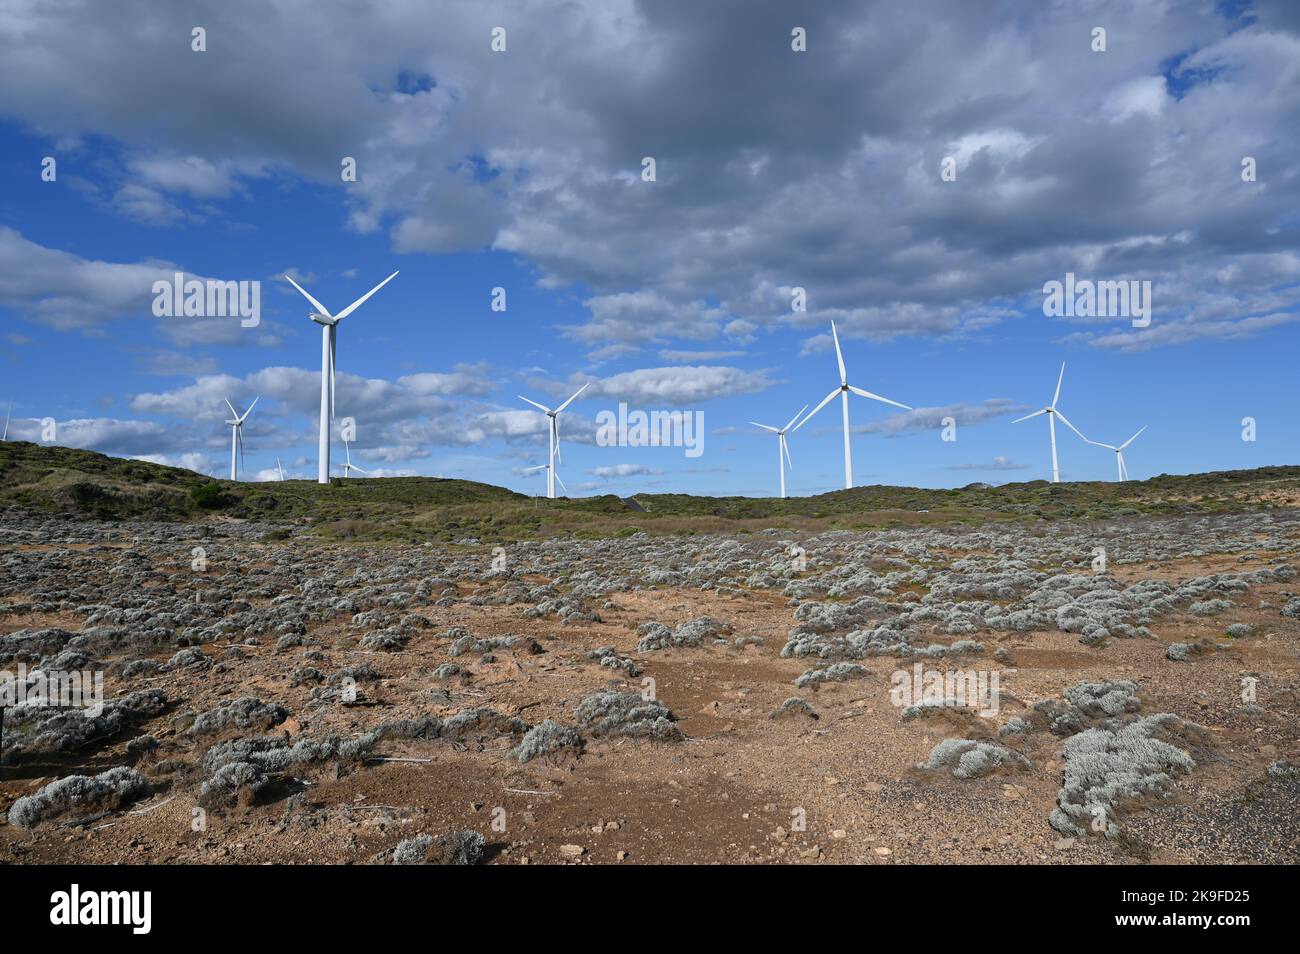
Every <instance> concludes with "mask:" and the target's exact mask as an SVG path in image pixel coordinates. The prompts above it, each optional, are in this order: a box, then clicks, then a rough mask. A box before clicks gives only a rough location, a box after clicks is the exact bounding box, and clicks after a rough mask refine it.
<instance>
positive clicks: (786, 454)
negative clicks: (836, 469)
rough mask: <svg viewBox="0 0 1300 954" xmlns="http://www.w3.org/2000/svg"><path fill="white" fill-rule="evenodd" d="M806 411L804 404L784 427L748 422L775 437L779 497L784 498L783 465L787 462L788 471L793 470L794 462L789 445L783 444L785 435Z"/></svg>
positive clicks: (806, 407) (806, 406)
mask: <svg viewBox="0 0 1300 954" xmlns="http://www.w3.org/2000/svg"><path fill="white" fill-rule="evenodd" d="M806 410H808V405H807V404H805V405H804V406H803V407H801V408H800V409H799V413H798V414H796V415H795V416H794V417H792V418H790V423H789V424H787V425H786V426H785V427H780V428H777V427H773V426H772V425H771V424H760V423H758V421H750V422H749V423H751V424H753V425H754V426H755V427H761V428H762V429H763V430H765V431H771V432H772V433H773V434H775V435H776V467H777V470H779V471H780V472H781V496H782V497H784V496H785V465H786V462H787V461H789V463H790V469H791V470H794V461H792V460H790V445H789V444H787V443H786V442H785V433H786V431H788V430H790V426H791V425H792V424H794V422H795V421H796V420H797V419H798V418H799V414H802V413H803V412H804V411H806Z"/></svg>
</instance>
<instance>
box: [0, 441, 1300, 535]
mask: <svg viewBox="0 0 1300 954" xmlns="http://www.w3.org/2000/svg"><path fill="white" fill-rule="evenodd" d="M1297 500H1300V467H1262V468H1258V469H1255V470H1237V471H1220V472H1215V473H1208V474H1192V475H1186V476H1169V475H1162V476H1160V477H1155V478H1152V479H1151V480H1146V481H1129V482H1126V483H1122V484H1120V483H1114V482H1101V481H1086V482H1078V483H1063V484H1050V483H1047V482H1046V481H1041V480H1036V481H1029V482H1026V483H1016V484H1004V485H1002V486H1000V487H989V486H985V485H971V486H968V487H964V488H955V489H939V490H934V489H924V488H916V487H890V486H866V487H855V488H853V489H852V490H837V491H834V492H831V493H826V494H819V495H817V496H813V497H792V498H787V499H785V500H782V499H780V498H776V497H697V496H691V495H686V494H638V495H636V496H635V497H634V498H627V499H626V500H624V499H621V498H619V497H617V496H615V495H613V494H605V495H601V496H595V497H583V498H576V499H569V498H560V499H557V500H546V499H541V498H537V497H529V496H525V495H523V494H518V493H515V492H514V491H511V490H507V489H505V488H503V487H496V486H493V485H491V484H484V483H479V482H476V481H470V480H452V479H441V478H436V477H388V478H382V479H350V480H346V481H344V480H341V479H336V480H335V481H334V482H333V483H331V484H328V485H321V484H317V483H316V482H314V481H305V480H287V481H283V482H270V483H249V482H232V481H228V480H216V479H213V478H210V477H206V476H204V475H201V474H197V473H194V472H193V471H189V470H183V469H180V468H176V467H166V466H163V465H160V464H150V463H145V462H143V461H136V460H127V459H123V458H116V457H108V456H105V455H103V454H99V453H95V452H93V451H84V450H76V449H73V448H67V447H57V446H50V445H42V444H33V443H29V442H26V441H9V442H5V443H0V506H19V507H24V508H27V509H31V510H36V511H45V512H52V513H62V514H67V515H70V516H77V517H83V518H90V519H100V520H127V519H144V520H158V521H201V520H228V519H252V520H260V521H265V522H270V523H276V524H282V525H289V526H298V527H310V528H311V530H312V532H314V533H318V534H322V535H325V536H329V537H333V538H349V537H360V538H367V539H394V540H422V539H427V540H456V539H462V538H466V537H483V538H486V539H493V540H512V539H523V538H536V537H539V536H550V535H557V534H569V535H577V536H584V535H590V536H599V537H604V536H611V535H615V536H616V535H626V534H631V533H635V532H637V531H638V530H646V531H648V532H651V533H699V532H712V531H720V530H731V531H733V532H757V531H759V530H762V529H765V528H767V527H779V528H786V529H790V530H822V529H870V528H876V527H887V526H900V525H903V526H906V525H932V524H943V523H952V522H962V523H981V522H985V521H990V520H993V521H1032V520H1060V519H1107V518H1117V517H1136V516H1143V515H1156V514H1188V513H1222V512H1230V511H1241V510H1256V509H1266V508H1269V507H1277V506H1284V507H1285V506H1294V505H1295V504H1296V502H1297Z"/></svg>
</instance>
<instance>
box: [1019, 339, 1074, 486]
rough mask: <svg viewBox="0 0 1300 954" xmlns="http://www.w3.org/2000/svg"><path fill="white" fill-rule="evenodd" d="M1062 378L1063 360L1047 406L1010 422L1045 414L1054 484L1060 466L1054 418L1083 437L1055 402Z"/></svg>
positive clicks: (1057, 478) (1063, 375)
mask: <svg viewBox="0 0 1300 954" xmlns="http://www.w3.org/2000/svg"><path fill="white" fill-rule="evenodd" d="M1064 380H1065V362H1064V361H1062V362H1061V373H1060V375H1059V376H1058V377H1057V379H1056V393H1055V394H1053V395H1052V403H1051V404H1049V405H1047V407H1045V408H1043V409H1042V410H1041V411H1035V412H1034V413H1033V414H1026V415H1025V416H1024V417H1018V418H1016V419H1015V420H1014V421H1012V422H1011V423H1012V424H1019V423H1020V422H1021V421H1027V420H1029V419H1030V418H1031V417H1038V416H1039V415H1041V414H1046V415H1047V431H1048V433H1049V434H1050V435H1051V440H1052V483H1054V484H1059V483H1060V482H1061V468H1060V466H1059V465H1058V463H1057V459H1056V419H1057V418H1058V417H1059V418H1060V419H1061V423H1062V424H1064V425H1065V426H1066V427H1068V428H1069V429H1070V430H1072V431H1074V433H1076V434H1078V435H1079V436H1080V437H1083V432H1082V431H1080V430H1079V429H1078V428H1077V427H1075V426H1074V425H1073V424H1071V423H1070V419H1069V418H1068V417H1066V416H1065V415H1064V414H1062V413H1061V411H1060V409H1059V408H1058V407H1057V406H1056V402H1057V401H1059V400H1060V399H1061V382H1062V381H1064ZM1083 439H1084V440H1085V441H1088V438H1086V437H1083ZM1088 443H1089V444H1091V443H1092V441H1088Z"/></svg>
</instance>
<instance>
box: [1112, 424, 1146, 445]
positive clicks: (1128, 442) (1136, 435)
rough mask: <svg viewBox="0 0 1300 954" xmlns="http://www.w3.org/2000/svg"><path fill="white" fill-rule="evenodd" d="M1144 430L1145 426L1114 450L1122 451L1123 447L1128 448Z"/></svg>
mask: <svg viewBox="0 0 1300 954" xmlns="http://www.w3.org/2000/svg"><path fill="white" fill-rule="evenodd" d="M1146 429H1147V426H1146V425H1145V424H1143V425H1142V427H1141V428H1139V429H1138V432H1137V433H1136V434H1134V435H1133V436H1132V437H1130V438H1129V439H1128V440H1126V441H1125V442H1124V443H1123V444H1120V445H1119V447H1118V448H1116V449H1117V450H1123V449H1124V448H1125V447H1128V445H1129V444H1132V443H1133V442H1134V441H1135V440H1137V439H1138V437H1140V436H1141V434H1142V432H1143V431H1145V430H1146Z"/></svg>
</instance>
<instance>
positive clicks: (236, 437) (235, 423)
mask: <svg viewBox="0 0 1300 954" xmlns="http://www.w3.org/2000/svg"><path fill="white" fill-rule="evenodd" d="M222 400H223V401H225V402H226V407H228V408H230V414H231V417H232V420H229V421H226V423H227V424H229V425H230V479H231V480H238V479H239V470H238V469H237V468H236V464H237V463H238V461H242V460H243V459H244V421H246V420H247V419H248V415H250V414H252V413H253V408H255V407H257V402H258V401H260V400H262V395H260V394H259V395H258V396H257V397H255V398H253V403H252V404H250V405H248V410H247V411H245V412H244V413H243V415H242V416H241V415H240V413H239V412H238V411H236V410H235V406H234V405H233V404H231V403H230V399H229V398H222Z"/></svg>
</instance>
